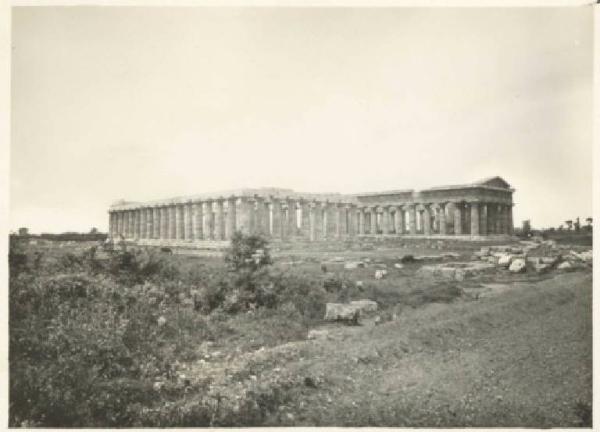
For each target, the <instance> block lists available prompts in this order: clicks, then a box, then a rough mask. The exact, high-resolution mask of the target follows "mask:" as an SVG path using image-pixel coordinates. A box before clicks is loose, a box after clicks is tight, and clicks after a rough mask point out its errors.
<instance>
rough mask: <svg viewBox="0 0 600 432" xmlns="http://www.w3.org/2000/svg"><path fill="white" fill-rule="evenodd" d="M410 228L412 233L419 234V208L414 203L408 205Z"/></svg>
mask: <svg viewBox="0 0 600 432" xmlns="http://www.w3.org/2000/svg"><path fill="white" fill-rule="evenodd" d="M408 229H409V232H410V234H411V235H415V234H417V208H416V206H415V205H414V204H409V205H408Z"/></svg>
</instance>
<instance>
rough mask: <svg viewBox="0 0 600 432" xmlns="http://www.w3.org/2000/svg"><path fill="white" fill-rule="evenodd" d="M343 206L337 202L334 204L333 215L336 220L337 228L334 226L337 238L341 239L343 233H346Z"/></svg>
mask: <svg viewBox="0 0 600 432" xmlns="http://www.w3.org/2000/svg"><path fill="white" fill-rule="evenodd" d="M342 210H343V208H342V206H341V204H339V203H337V204H333V211H332V213H333V216H334V222H335V228H334V232H335V238H336V239H338V240H339V239H341V238H342V235H343V234H344V228H343V223H342V216H343V215H342Z"/></svg>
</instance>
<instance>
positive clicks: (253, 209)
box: [246, 198, 256, 234]
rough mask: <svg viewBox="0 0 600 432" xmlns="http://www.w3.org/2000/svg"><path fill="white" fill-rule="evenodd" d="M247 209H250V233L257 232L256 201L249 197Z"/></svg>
mask: <svg viewBox="0 0 600 432" xmlns="http://www.w3.org/2000/svg"><path fill="white" fill-rule="evenodd" d="M246 209H247V211H248V233H250V234H254V233H255V232H256V202H255V201H254V200H253V199H251V198H248V203H247V204H246Z"/></svg>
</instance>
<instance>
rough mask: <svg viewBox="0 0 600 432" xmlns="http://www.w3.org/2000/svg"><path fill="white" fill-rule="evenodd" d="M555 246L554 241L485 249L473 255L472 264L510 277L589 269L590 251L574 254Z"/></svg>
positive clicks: (590, 261)
mask: <svg viewBox="0 0 600 432" xmlns="http://www.w3.org/2000/svg"><path fill="white" fill-rule="evenodd" d="M566 249H568V247H564V246H559V245H558V244H557V243H556V242H555V241H554V240H543V239H541V238H536V239H535V240H523V241H520V242H519V244H518V245H500V246H486V247H482V248H481V249H480V250H479V251H477V252H475V253H474V254H473V260H479V261H484V262H488V263H491V264H494V265H496V266H498V267H500V268H506V269H508V270H509V271H510V272H513V273H522V272H526V271H527V269H528V268H531V269H533V270H535V271H536V272H537V273H544V272H547V271H550V270H552V269H557V270H572V269H576V268H583V267H586V266H587V265H589V266H591V265H592V262H593V252H592V250H591V249H590V250H587V251H583V252H576V251H573V250H569V251H568V252H566V253H565V250H566Z"/></svg>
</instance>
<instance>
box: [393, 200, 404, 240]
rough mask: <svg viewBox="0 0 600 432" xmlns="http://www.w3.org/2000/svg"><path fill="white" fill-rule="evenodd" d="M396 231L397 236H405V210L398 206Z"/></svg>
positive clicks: (395, 223)
mask: <svg viewBox="0 0 600 432" xmlns="http://www.w3.org/2000/svg"><path fill="white" fill-rule="evenodd" d="M394 230H395V231H396V235H400V234H404V209H403V208H402V206H396V212H395V213H394Z"/></svg>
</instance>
